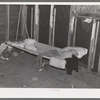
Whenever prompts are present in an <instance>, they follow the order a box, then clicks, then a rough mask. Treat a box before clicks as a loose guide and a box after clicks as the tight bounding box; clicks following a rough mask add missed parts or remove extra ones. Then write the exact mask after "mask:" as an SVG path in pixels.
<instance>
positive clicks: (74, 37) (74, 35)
mask: <svg viewBox="0 0 100 100" xmlns="http://www.w3.org/2000/svg"><path fill="white" fill-rule="evenodd" d="M76 27H77V18H75V20H74V31H73V43H72V45H73V46H75V40H76Z"/></svg>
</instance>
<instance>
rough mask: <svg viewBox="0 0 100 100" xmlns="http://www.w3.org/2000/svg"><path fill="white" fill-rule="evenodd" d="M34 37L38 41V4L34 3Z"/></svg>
mask: <svg viewBox="0 0 100 100" xmlns="http://www.w3.org/2000/svg"><path fill="white" fill-rule="evenodd" d="M34 39H35V40H36V41H39V6H38V5H35V14H34Z"/></svg>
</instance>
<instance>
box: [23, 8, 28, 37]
mask: <svg viewBox="0 0 100 100" xmlns="http://www.w3.org/2000/svg"><path fill="white" fill-rule="evenodd" d="M23 7H24V6H23ZM22 18H23V24H24V27H25V31H26V35H27V38H29V34H28V30H27V23H26V18H25V11H24V9H22Z"/></svg>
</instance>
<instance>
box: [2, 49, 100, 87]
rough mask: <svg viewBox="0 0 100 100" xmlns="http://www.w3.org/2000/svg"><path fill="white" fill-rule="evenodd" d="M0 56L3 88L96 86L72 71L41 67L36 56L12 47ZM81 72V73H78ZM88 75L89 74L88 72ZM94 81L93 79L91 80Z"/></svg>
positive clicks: (47, 66)
mask: <svg viewBox="0 0 100 100" xmlns="http://www.w3.org/2000/svg"><path fill="white" fill-rule="evenodd" d="M4 56H5V57H7V58H9V59H8V60H7V59H2V58H0V87H1V88H2V87H3V88H4V87H7V88H11V87H12V88H96V87H97V88H98V87H100V86H97V84H95V83H94V84H91V83H93V82H90V80H89V81H87V80H88V79H86V78H87V77H86V78H84V75H83V74H82V73H81V72H80V71H79V72H73V75H70V76H69V75H67V74H66V71H65V70H60V69H57V68H54V67H51V66H49V65H46V66H45V67H43V68H42V69H40V68H39V66H38V64H37V63H36V56H34V55H31V54H28V53H26V52H23V51H20V50H18V49H13V50H12V51H11V52H9V53H6V54H5V55H4ZM80 74H81V75H80ZM88 75H90V74H88ZM93 81H94V80H93Z"/></svg>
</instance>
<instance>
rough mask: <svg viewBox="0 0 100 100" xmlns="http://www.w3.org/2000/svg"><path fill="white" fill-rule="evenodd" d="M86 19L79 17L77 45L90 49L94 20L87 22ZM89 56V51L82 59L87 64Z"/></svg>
mask: <svg viewBox="0 0 100 100" xmlns="http://www.w3.org/2000/svg"><path fill="white" fill-rule="evenodd" d="M84 20H85V19H84V18H77V27H76V40H75V46H78V47H84V48H87V49H88V50H89V47H90V39H91V32H92V25H93V21H91V22H90V23H86V22H83V21H84ZM88 56H89V52H88V54H87V55H85V56H84V57H83V58H82V59H81V62H83V63H85V64H86V65H87V64H88Z"/></svg>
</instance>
